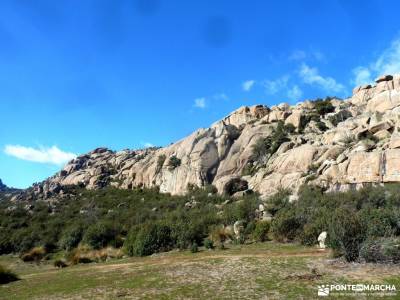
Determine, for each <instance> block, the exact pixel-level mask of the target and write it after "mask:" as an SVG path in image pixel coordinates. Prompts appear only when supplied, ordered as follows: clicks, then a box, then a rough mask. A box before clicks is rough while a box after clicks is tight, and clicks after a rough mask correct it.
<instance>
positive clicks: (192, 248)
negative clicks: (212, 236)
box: [190, 242, 199, 253]
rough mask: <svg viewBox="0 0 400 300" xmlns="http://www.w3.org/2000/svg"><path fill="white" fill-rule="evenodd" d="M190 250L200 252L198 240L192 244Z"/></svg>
mask: <svg viewBox="0 0 400 300" xmlns="http://www.w3.org/2000/svg"><path fill="white" fill-rule="evenodd" d="M190 252H192V253H196V252H199V246H198V245H197V243H196V242H194V243H193V244H192V245H191V246H190Z"/></svg>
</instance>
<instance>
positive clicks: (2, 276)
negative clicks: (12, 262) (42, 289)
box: [0, 265, 19, 284]
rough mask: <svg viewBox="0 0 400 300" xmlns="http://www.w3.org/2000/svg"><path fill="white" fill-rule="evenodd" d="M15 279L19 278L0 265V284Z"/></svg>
mask: <svg viewBox="0 0 400 300" xmlns="http://www.w3.org/2000/svg"><path fill="white" fill-rule="evenodd" d="M17 280H19V278H18V276H17V275H16V274H15V273H14V272H12V271H10V270H9V269H7V268H5V267H3V266H2V265H0V284H6V283H9V282H13V281H17Z"/></svg>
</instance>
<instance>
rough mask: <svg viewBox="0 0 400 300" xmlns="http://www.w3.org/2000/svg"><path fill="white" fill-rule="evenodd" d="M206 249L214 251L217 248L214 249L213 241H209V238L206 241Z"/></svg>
mask: <svg viewBox="0 0 400 300" xmlns="http://www.w3.org/2000/svg"><path fill="white" fill-rule="evenodd" d="M204 247H205V248H206V249H210V250H212V249H214V248H215V247H214V243H213V241H212V240H210V239H208V238H207V239H205V240H204Z"/></svg>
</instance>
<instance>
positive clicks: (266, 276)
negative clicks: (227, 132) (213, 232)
mask: <svg viewBox="0 0 400 300" xmlns="http://www.w3.org/2000/svg"><path fill="white" fill-rule="evenodd" d="M0 264H2V265H4V266H7V267H8V268H11V269H12V270H13V271H15V272H16V273H17V274H18V275H19V276H20V278H21V280H19V281H17V282H13V283H10V284H6V285H2V286H0V299H317V298H318V296H317V286H318V285H321V284H334V283H352V284H357V283H371V284H382V283H390V284H395V285H396V287H397V289H400V267H399V266H384V265H371V264H365V265H361V264H348V263H341V262H338V261H335V260H332V259H330V258H329V253H328V252H325V251H319V250H318V249H315V248H311V247H303V246H299V245H295V244H277V243H273V242H267V243H261V244H251V245H235V246H230V247H229V249H226V250H213V251H209V250H203V251H200V252H198V253H194V254H193V253H190V252H178V251H172V252H169V253H162V254H157V255H153V256H150V257H144V258H126V259H119V260H112V261H109V262H105V263H91V264H86V265H77V266H72V267H68V268H65V269H56V268H55V267H53V265H52V262H51V261H49V262H46V263H42V264H40V265H36V264H28V263H23V262H21V261H20V260H19V259H18V258H16V257H12V256H0ZM351 295H354V294H348V296H344V297H341V299H346V298H349V299H355V297H354V296H351ZM356 298H357V299H360V298H361V299H371V298H372V297H371V296H360V295H358V296H357V297H356ZM377 298H378V297H377ZM379 298H380V299H382V298H381V297H379ZM390 298H391V299H399V298H400V291H399V296H398V297H396V296H392V297H385V299H390Z"/></svg>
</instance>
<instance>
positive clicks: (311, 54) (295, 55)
mask: <svg viewBox="0 0 400 300" xmlns="http://www.w3.org/2000/svg"><path fill="white" fill-rule="evenodd" d="M306 59H309V60H310V59H311V60H316V61H324V60H325V55H324V54H323V53H322V52H321V51H318V50H310V51H303V50H294V51H293V52H292V53H291V54H290V55H289V57H288V60H289V61H304V60H306Z"/></svg>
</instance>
